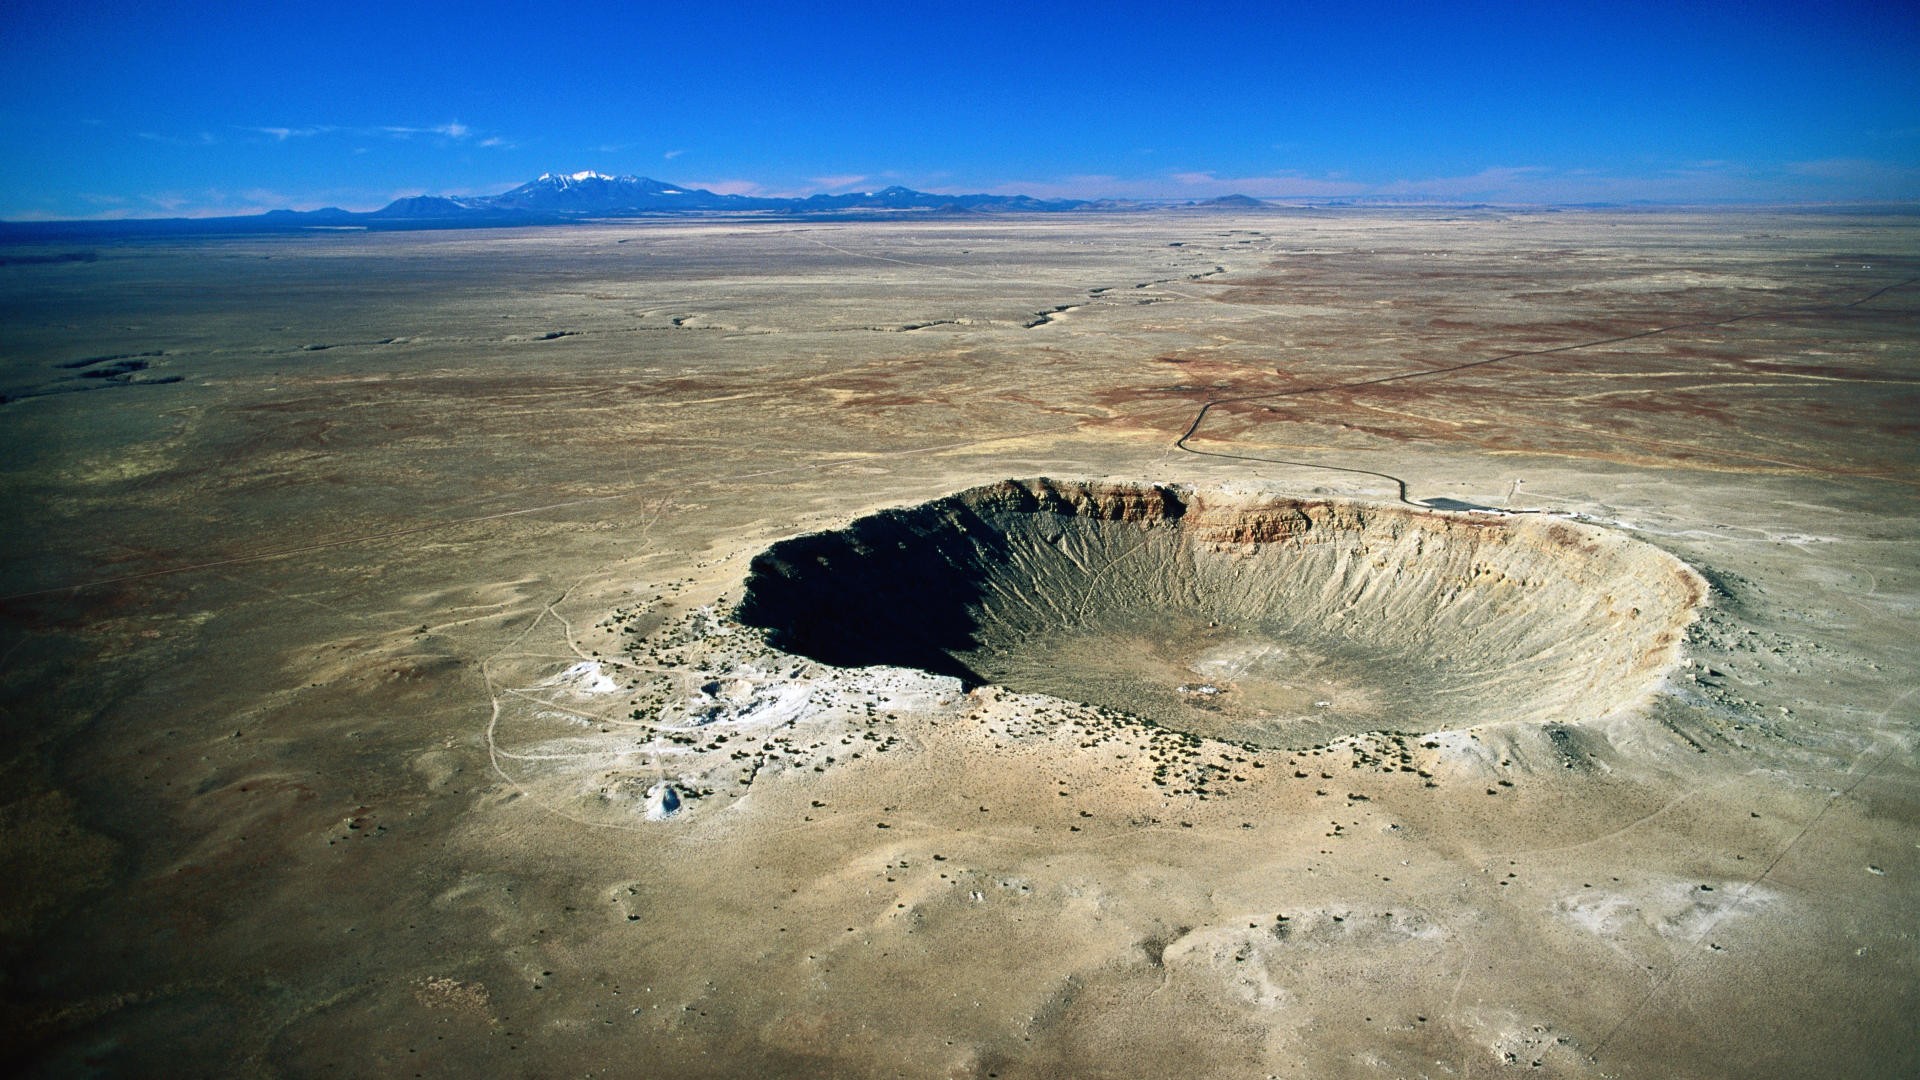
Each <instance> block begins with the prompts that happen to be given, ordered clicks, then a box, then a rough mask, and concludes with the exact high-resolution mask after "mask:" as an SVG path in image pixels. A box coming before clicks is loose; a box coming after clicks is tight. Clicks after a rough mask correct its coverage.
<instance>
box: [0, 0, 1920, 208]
mask: <svg viewBox="0 0 1920 1080" xmlns="http://www.w3.org/2000/svg"><path fill="white" fill-rule="evenodd" d="M580 169H597V170H600V171H603V172H612V173H636V174H641V175H647V176H653V177H657V178H660V179H665V180H671V181H675V182H679V183H685V184H692V185H697V186H705V187H711V188H714V189H715V190H722V191H742V192H761V193H769V194H807V193H812V192H816V191H841V190H852V189H861V188H870V187H880V186H885V185H887V184H892V183H901V184H906V185H908V186H910V187H916V188H922V189H927V190H936V191H1002V192H1025V193H1030V194H1037V195H1074V196H1117V197H1154V198H1188V197H1209V196H1213V195H1219V194H1225V193H1228V192H1245V193H1247V194H1253V195H1266V196H1284V195H1348V194H1405V195H1416V194H1426V195H1434V196H1439V197H1446V198H1457V199H1468V200H1498V201H1525V202H1577V201H1593V200H1622V199H1649V200H1660V201H1690V200H1719V199H1746V200H1834V199H1905V200H1915V199H1920V5H1915V4H1912V3H1864V2H1863V3H1849V2H1846V0H1838V2H1829V3H1819V2H1817V0H1802V2H1799V3H1772V2H1770V0H1759V2H1757V3H1752V4H1745V5H1740V6H1738V7H1736V5H1734V4H1731V3H1721V4H1690V3H1686V2H1667V3H1644V4H1643V3H1637V2H1631V0H1628V2H1617V3H1606V4H1591V5H1589V4H1554V3H1552V2H1551V0H1537V2H1534V3H1526V4H1506V3H1457V4H1447V3H1443V2H1438V0H1429V2H1427V3H1419V4H1411V3H1410V4H1400V3H1395V2H1382V3H1373V4H1367V5H1358V6H1355V7H1353V8H1347V7H1344V6H1340V5H1333V4H1312V5H1308V4H1293V3H1267V4H1253V3H1241V4H1225V3H1183V4H1169V3H1159V4H1154V5H1140V6H1137V7H1136V6H1134V5H1130V4H1127V3H1108V4H1094V3H1080V4H1071V5H1057V4H1048V3H1041V2H1033V3H1025V4H996V3H968V4H955V3H946V4H939V5H930V4H925V3H920V4H915V3H912V2H910V0H902V2H899V3H892V4H868V3H859V2H854V3H841V4H832V3H825V4H817V5H815V4H807V5H800V4H762V3H755V2H751V0H745V2H740V3H733V4H710V3H695V2H686V0H683V2H680V3H674V4H650V3H644V2H642V3H630V4H608V3H601V2H599V0H577V2H574V3H559V4H556V5H550V6H549V5H539V4H533V3H529V2H523V3H516V4H511V5H509V4H495V3H489V2H485V0H472V2H466V3H459V4H452V3H415V4H409V3H405V2H404V0H388V2H385V3H357V2H352V0H335V2H331V3H324V4H310V3H304V2H301V0H292V2H286V3H278V4H261V3H258V0H251V2H248V3H224V2H221V0H199V2H195V3H175V2H173V0H145V2H131V3H117V2H115V3H105V2H94V0H60V2H46V0H9V2H8V3H7V5H6V6H5V8H4V10H0V217H5V218H13V219H19V218H30V217H97V216H160V215H172V214H194V215H198V214H208V213H247V212H254V211H257V210H264V209H270V208H275V207H283V206H284V207H295V208H312V207H318V206H326V205H338V206H344V207H348V208H351V209H370V208H374V207H377V206H380V205H384V204H385V203H386V202H388V201H390V200H391V199H393V198H396V197H398V196H401V195H410V194H420V193H435V194H478V193H488V192H494V191H501V190H505V189H506V188H508V187H511V186H513V185H515V184H518V183H520V182H522V181H524V180H526V179H529V178H531V177H532V176H534V175H536V174H538V173H540V172H543V171H548V170H552V171H567V172H571V171H575V170H580Z"/></svg>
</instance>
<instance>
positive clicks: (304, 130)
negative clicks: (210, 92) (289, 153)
mask: <svg viewBox="0 0 1920 1080" xmlns="http://www.w3.org/2000/svg"><path fill="white" fill-rule="evenodd" d="M240 130H241V131H251V132H253V133H255V134H257V135H265V136H268V137H269V138H271V139H273V141H274V142H286V141H287V140H288V139H309V138H312V137H313V136H315V135H325V134H326V133H327V132H330V131H332V130H334V129H333V128H330V127H242V128H240Z"/></svg>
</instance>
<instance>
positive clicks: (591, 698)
mask: <svg viewBox="0 0 1920 1080" xmlns="http://www.w3.org/2000/svg"><path fill="white" fill-rule="evenodd" d="M0 326H4V328H5V333H4V340H3V341H0V394H3V395H4V403H3V404H0V446H4V450H5V453H4V455H0V484H4V491H5V493H6V505H5V510H6V524H5V526H4V528H3V529H0V537H3V538H4V540H3V542H0V560H4V561H0V596H3V597H4V599H3V600H0V709H3V710H4V711H3V712H0V719H3V720H4V725H5V727H4V731H5V737H6V742H5V754H4V758H3V759H0V760H3V761H4V766H3V767H0V778H3V780H0V783H3V786H0V795H3V797H4V809H0V815H4V816H3V818H0V821H3V823H4V827H3V828H0V867H4V868H5V881H6V884H5V887H4V888H3V889H0V949H4V953H0V955H3V956H4V982H0V1044H3V1045H4V1046H5V1048H6V1049H5V1051H4V1053H5V1055H6V1057H7V1058H8V1060H9V1061H10V1062H11V1071H13V1072H14V1073H15V1074H17V1075H18V1074H25V1075H33V1076H47V1077H65V1076H134V1075H219V1076H227V1075H263V1076H285V1077H307V1076H322V1075H329V1076H416V1075H417V1076H430V1077H431V1076H474V1075H489V1076H492V1075H498V1076H539V1077H546V1076H582V1077H584V1076H614V1077H621V1076H635V1077H643V1076H644V1077H654V1076H657V1077H708V1076H711V1077H744V1076H754V1077H776V1076H794V1077H801V1076H806V1077H819V1076H834V1077H895V1076H899V1077H969V1078H971V1077H981V1078H986V1077H992V1078H1005V1080H1015V1078H1028V1077H1062V1076H1085V1077H1175V1076H1178V1077H1202V1076H1205V1077H1256V1078H1257V1077H1288V1078H1308V1077H1374V1076H1377V1077H1475V1076H1478V1077H1495V1076H1561V1077H1673V1078H1685V1077H1701V1078H1704V1077H1726V1076H1740V1077H1763V1076H1782V1077H1786V1076H1835V1077H1841V1076H1845V1077H1907V1076H1912V1075H1915V1074H1916V1072H1920V1020H1916V1017H1920V1000H1916V990H1917V989H1920V939H1917V938H1916V935H1917V934H1920V918H1916V914H1915V913H1916V911H1920V769H1917V766H1920V758H1916V741H1915V734H1916V727H1915V721H1916V718H1920V693H1917V691H1920V676H1916V673H1915V668H1916V656H1917V655H1920V623H1917V622H1916V605H1917V604H1920V550H1917V548H1916V540H1917V539H1920V532H1917V531H1916V519H1917V516H1920V498H1917V496H1920V469H1916V464H1917V463H1920V448H1917V447H1920V443H1917V441H1916V436H1917V435H1920V217H1915V216H1913V215H1911V214H1900V213H1890V212H1849V211H1839V210H1832V209H1826V210H1791V209H1785V210H1767V209H1737V210H1714V211H1698V212H1695V211H1681V210H1651V209H1649V210H1598V209H1595V210H1570V211H1563V212H1547V211H1539V210H1526V211H1520V210H1500V209H1489V208H1474V209H1458V208H1419V207H1409V208H1398V209H1362V208H1311V209H1310V208H1295V209H1284V208H1275V209H1271V210H1265V211H1232V212H1228V211H1202V210H1186V211H1178V210H1165V211H1159V212H1153V213H1110V214H1100V213H1077V214H1060V215H1032V216H1005V217H1000V216H993V215H977V216H974V217H971V218H951V219H938V218H934V219H915V218H912V217H905V218H902V219H899V220H873V221H806V220H784V221H782V220H711V221H692V222H688V221H655V222H619V223H606V224H598V225H581V226H574V227H564V228H548V229H526V230H510V229H502V230H475V231H451V230H449V231H441V232H414V233H390V234H377V233H352V232H315V233H313V234H312V235H303V236H281V237H228V238H220V237H209V238H201V239H181V238H172V239H164V240H161V239H147V240H141V239H127V240H121V241H103V240H98V239H95V240H89V241H86V242H84V243H80V242H67V243H63V242H57V241H48V242H45V243H41V244H32V245H28V244H20V245H17V246H13V247H9V248H7V249H5V250H4V251H0Z"/></svg>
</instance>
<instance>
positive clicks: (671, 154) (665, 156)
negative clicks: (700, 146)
mask: <svg viewBox="0 0 1920 1080" xmlns="http://www.w3.org/2000/svg"><path fill="white" fill-rule="evenodd" d="M684 153H686V151H685V150H669V151H667V152H666V153H664V154H661V155H660V156H661V157H662V158H663V159H665V160H667V161H672V160H673V159H674V158H677V157H679V156H680V155H681V154H684Z"/></svg>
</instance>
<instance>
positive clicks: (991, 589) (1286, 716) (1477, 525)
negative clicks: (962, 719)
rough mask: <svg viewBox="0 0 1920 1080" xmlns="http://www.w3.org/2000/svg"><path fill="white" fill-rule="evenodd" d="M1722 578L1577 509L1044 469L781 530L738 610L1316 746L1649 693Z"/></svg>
mask: <svg viewBox="0 0 1920 1080" xmlns="http://www.w3.org/2000/svg"><path fill="white" fill-rule="evenodd" d="M1706 593H1707V588H1706V583H1705V581H1704V580H1703V579H1702V578H1701V577H1700V575H1698V574H1697V573H1695V572H1694V571H1693V570H1692V569H1691V568H1689V567H1687V566H1686V564H1684V563H1682V562H1681V561H1680V560H1678V559H1676V558H1674V557H1673V556H1671V555H1668V554H1667V553H1665V552H1663V551H1661V550H1659V549H1658V548H1655V547H1653V546H1651V545H1648V544H1645V543H1642V542H1640V541H1637V540H1633V539H1631V538H1629V537H1627V536H1624V535H1621V534H1618V533H1614V532H1611V531H1608V530H1604V529H1600V528H1596V527H1592V526H1587V525H1581V524H1577V523H1574V522H1569V521H1564V520H1559V519H1552V518H1537V517H1529V516H1516V515H1507V514H1498V513H1480V512H1452V511H1432V510H1426V511H1423V510H1416V509H1412V508H1406V507H1400V506H1390V505H1380V504H1370V503H1365V502H1359V501H1349V500H1341V499H1321V498H1312V499H1309V498H1295V497H1290V496H1283V495H1276V494H1271V493H1250V492H1240V491H1227V490H1219V489H1199V490H1196V489H1194V488H1191V487H1186V486H1179V485H1168V484H1147V483H1111V482H1085V481H1065V480H1047V479H1037V480H1009V481H1005V482H1002V483H996V484H990V485H987V486H984V487H978V488H973V489H970V490H967V491H963V492H960V493H958V494H956V495H951V496H948V497H946V498H941V499H936V500H934V501H932V502H928V503H924V504H921V505H919V506H914V507H909V508H905V509H898V510H887V511H883V512H881V513H877V514H873V515H871V516H868V517H864V518H860V519H859V520H856V521H854V522H852V523H851V524H849V525H847V526H846V527H845V528H843V529H839V530H836V531H832V532H822V533H813V534H809V535H805V536H799V537H795V538H793V539H790V540H785V541H782V542H780V543H778V544H775V545H773V546H772V547H771V548H769V549H767V550H766V551H764V552H762V553H761V554H760V555H759V556H757V557H756V558H755V559H754V561H753V564H752V569H751V571H750V573H749V576H748V579H747V583H746V591H745V593H744V595H743V598H742V600H741V602H740V605H739V607H738V609H737V611H736V615H737V617H738V618H739V619H740V621H741V622H743V623H745V624H747V625H749V626H752V627H757V628H759V629H761V630H762V631H763V632H764V633H765V635H766V637H767V640H768V643H769V644H771V645H773V646H774V647H776V648H779V649H783V650H785V651H787V652H790V653H796V654H799V655H803V656H806V657H810V658H812V659H814V660H818V661H820V662H822V663H826V664H831V665H835V666H839V667H865V666H872V665H891V666H899V667H910V668H918V669H921V670H923V671H928V672H932V673H934V674H939V675H949V676H953V677H955V678H958V679H960V680H961V681H962V683H963V684H966V685H968V686H970V687H971V686H979V685H985V684H994V685H1000V686H1005V687H1007V688H1009V689H1012V690H1017V691H1021V692H1030V693H1044V694H1049V695H1052V696H1055V697H1059V698H1064V699H1067V700H1071V701H1076V702H1081V703H1084V704H1087V705H1094V706H1102V707H1106V708H1109V709H1115V710H1119V711H1121V712H1124V713H1128V714H1131V715H1133V716H1135V717H1140V718H1144V719H1147V720H1150V721H1153V722H1155V723H1158V724H1161V725H1164V726H1167V727H1171V728H1174V729H1177V730H1181V731H1185V732H1190V733H1193V734H1196V735H1202V736H1206V737H1210V738H1218V739H1225V740H1231V741H1240V742H1249V743H1256V744H1259V745H1263V746H1275V747H1283V748H1301V747H1306V746H1312V745H1317V744H1320V743H1324V742H1326V741H1328V740H1330V739H1335V738H1339V737H1342V736H1345V735H1353V734H1358V733H1362V732H1367V731H1382V730H1392V731H1402V732H1411V731H1421V732H1425V731H1438V730H1446V729H1456V728H1465V727H1474V726H1478V725H1483V724H1491V723H1502V722H1511V721H1537V722H1542V723H1548V722H1551V723H1577V722H1580V721H1586V720H1593V719H1597V718H1599V717H1602V716H1605V715H1607V714H1609V713H1613V712H1616V711H1618V710H1621V709H1625V708H1629V707H1632V706H1634V705H1636V704H1637V703H1639V702H1640V701H1641V700H1642V699H1643V698H1644V697H1645V696H1646V695H1647V694H1648V693H1649V692H1650V691H1651V690H1652V689H1653V687H1654V686H1655V684H1656V683H1657V682H1658V681H1659V680H1660V678H1661V677H1662V675H1663V674H1664V673H1665V672H1666V671H1667V669H1668V668H1670V667H1671V666H1672V665H1673V664H1674V663H1676V662H1677V660H1678V659H1679V653H1680V647H1681V642H1682V639H1683V637H1684V631H1685V629H1686V627H1687V626H1688V625H1689V624H1690V623H1691V622H1692V621H1693V618H1694V613H1695V610H1696V608H1697V607H1698V606H1699V604H1700V603H1701V602H1702V600H1703V599H1704V597H1705V596H1706Z"/></svg>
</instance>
